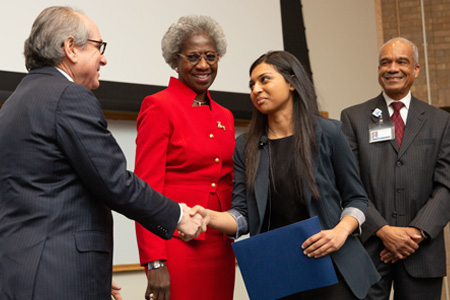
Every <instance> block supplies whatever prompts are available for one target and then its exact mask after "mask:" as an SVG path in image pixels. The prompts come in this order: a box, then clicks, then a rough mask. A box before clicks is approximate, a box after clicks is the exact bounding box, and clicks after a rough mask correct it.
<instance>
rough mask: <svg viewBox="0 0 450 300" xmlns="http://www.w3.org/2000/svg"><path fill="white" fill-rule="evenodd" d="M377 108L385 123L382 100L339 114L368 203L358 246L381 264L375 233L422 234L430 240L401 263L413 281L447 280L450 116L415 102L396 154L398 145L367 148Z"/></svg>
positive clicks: (384, 108)
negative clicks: (385, 229) (408, 230)
mask: <svg viewBox="0 0 450 300" xmlns="http://www.w3.org/2000/svg"><path fill="white" fill-rule="evenodd" d="M375 108H379V109H381V110H382V112H383V119H384V120H387V121H389V120H390V117H389V112H388V109H387V106H386V101H385V100H384V98H383V95H382V94H380V95H378V97H375V98H373V99H371V100H369V101H367V102H364V103H362V104H358V105H356V106H353V107H350V108H347V109H345V110H344V111H342V115H341V119H342V122H343V124H344V126H343V131H344V133H345V135H346V136H347V137H348V140H349V142H350V146H351V148H352V150H353V153H354V155H355V157H356V160H357V165H358V167H359V170H360V173H361V179H362V182H363V184H364V187H365V189H366V192H367V195H368V198H369V200H370V203H369V207H368V213H367V220H366V222H365V223H364V225H363V233H362V236H361V238H362V240H363V242H365V245H368V241H369V239H370V238H372V239H370V240H372V241H374V240H377V242H378V244H379V245H378V247H372V246H373V245H372V246H371V247H368V248H367V250H368V251H369V254H370V255H371V256H372V257H373V258H374V259H377V261H379V251H381V249H383V248H384V246H383V245H382V242H381V240H380V239H378V238H377V237H376V236H375V235H374V233H375V232H376V231H377V230H378V229H379V228H380V227H382V226H384V225H388V224H389V225H392V226H412V227H417V228H420V229H423V230H424V231H425V232H426V233H427V234H428V235H429V236H430V238H429V239H427V240H425V241H423V242H422V243H420V245H419V249H418V250H417V251H416V252H415V253H414V254H412V255H411V256H409V257H408V258H406V259H405V260H404V265H405V268H406V270H407V271H408V273H409V274H410V275H411V276H413V277H418V278H422V277H442V276H445V273H446V270H445V247H444V237H443V228H444V226H445V225H446V224H447V223H448V222H449V220H450V114H449V113H447V112H445V111H444V110H441V109H438V108H435V107H433V106H430V105H428V104H426V103H424V102H422V101H420V100H418V99H416V98H414V97H412V99H411V104H410V107H409V110H408V118H407V120H406V126H405V132H404V135H403V140H402V145H401V147H400V149H399V148H398V144H397V141H396V140H392V141H385V142H379V143H372V144H369V125H370V124H375V123H377V122H378V119H377V118H376V117H374V116H373V115H372V112H373V110H374V109H375Z"/></svg>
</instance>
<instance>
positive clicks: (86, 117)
mask: <svg viewBox="0 0 450 300" xmlns="http://www.w3.org/2000/svg"><path fill="white" fill-rule="evenodd" d="M106 127H107V124H106V120H105V118H104V116H103V113H102V111H101V109H100V106H99V103H98V102H97V100H96V98H95V97H94V95H93V94H92V93H91V92H90V91H89V90H88V89H86V88H85V87H84V86H82V85H79V84H75V83H73V82H70V81H69V80H67V78H65V77H64V76H63V75H62V74H61V73H60V72H59V71H58V70H56V69H55V68H53V67H43V68H37V69H33V70H32V71H30V73H29V74H28V75H27V76H25V78H24V79H23V80H22V82H21V83H20V84H19V86H18V87H17V89H16V91H15V92H14V93H13V94H12V96H11V97H10V98H9V99H8V100H7V101H6V102H5V104H4V105H3V107H2V108H1V110H0V161H1V163H0V299H15V300H19V299H23V300H25V299H26V300H29V299H55V300H56V299H58V300H59V299H84V300H86V299H92V300H99V299H105V300H106V299H110V286H111V275H112V249H113V240H112V218H111V209H113V210H116V211H117V212H119V213H122V214H124V215H125V216H127V217H129V218H131V219H135V220H137V221H138V222H140V223H141V224H142V225H144V226H145V227H146V228H148V229H149V230H150V231H152V232H154V233H155V234H157V235H159V236H161V237H163V238H166V239H167V238H170V237H171V236H172V233H173V232H174V230H175V228H176V224H177V220H178V217H179V214H180V209H179V206H178V204H177V203H176V202H173V201H171V200H168V198H165V197H164V196H162V195H160V194H158V193H156V192H155V191H154V190H153V189H152V188H150V187H149V186H148V185H147V184H145V183H144V182H143V181H141V180H140V179H138V178H137V177H136V176H135V175H134V174H133V173H131V172H128V171H127V170H126V161H125V157H124V155H123V153H122V151H121V150H120V148H119V146H118V145H117V143H116V141H115V140H114V138H113V137H112V135H111V133H110V132H109V131H108V130H107V129H106Z"/></svg>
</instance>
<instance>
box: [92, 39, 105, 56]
mask: <svg viewBox="0 0 450 300" xmlns="http://www.w3.org/2000/svg"><path fill="white" fill-rule="evenodd" d="M87 40H88V41H89V42H93V43H97V44H98V51H100V54H101V55H103V54H104V53H105V50H106V45H107V44H108V43H107V42H104V41H96V40H91V39H87Z"/></svg>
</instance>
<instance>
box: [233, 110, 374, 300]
mask: <svg viewBox="0 0 450 300" xmlns="http://www.w3.org/2000/svg"><path fill="white" fill-rule="evenodd" d="M315 135H316V140H317V146H318V154H316V155H315V156H314V173H315V178H316V182H317V185H318V187H319V192H320V199H318V200H314V199H313V198H312V196H311V192H310V191H309V189H308V188H307V186H306V185H304V186H303V191H304V200H305V204H306V207H307V209H308V214H309V216H310V217H314V216H318V217H319V220H320V224H321V227H322V229H331V228H333V227H334V226H336V225H337V224H338V223H339V221H340V218H341V212H342V208H346V207H355V208H358V209H360V210H361V211H362V212H365V211H366V209H367V198H366V196H365V193H364V189H363V187H362V184H361V181H360V179H359V175H358V171H357V168H356V166H355V160H354V157H353V155H352V152H351V150H350V148H349V145H348V142H347V140H346V139H345V136H344V135H343V133H342V131H341V124H340V122H339V121H335V120H330V119H324V118H322V117H318V118H317V119H316V126H315ZM244 143H245V136H244V135H241V136H239V137H238V138H237V140H236V150H235V153H234V179H235V184H234V187H233V200H232V205H233V207H232V209H234V210H236V211H238V212H239V214H241V215H243V216H244V217H246V218H247V221H248V225H249V228H248V231H249V232H250V235H255V234H258V233H260V231H261V226H262V223H263V220H264V214H265V212H266V208H267V199H268V192H269V155H268V147H269V146H268V145H267V144H265V145H264V146H263V147H262V149H261V156H260V163H259V168H258V173H257V177H256V181H255V190H254V191H248V190H247V189H246V184H245V182H246V180H245V178H246V175H245V149H244ZM245 233H247V232H245V231H243V232H238V233H237V236H240V235H242V234H245ZM331 258H332V260H333V262H334V264H335V265H336V267H337V268H338V269H339V271H340V272H341V274H342V276H343V277H344V279H345V281H346V282H347V284H348V285H349V287H350V289H351V290H352V291H353V293H354V294H355V295H356V296H357V297H358V298H360V299H363V298H364V297H365V296H366V295H367V292H368V291H369V288H370V286H372V285H373V284H374V283H375V282H377V281H378V280H379V278H380V276H379V274H378V272H377V271H376V270H375V267H374V265H373V264H372V261H371V259H370V257H369V256H368V255H367V253H366V251H365V250H364V248H363V246H362V245H361V243H360V241H359V239H358V238H357V237H356V236H349V237H348V238H347V241H346V242H345V244H344V245H343V246H342V248H341V249H339V250H338V251H336V252H333V253H332V254H331Z"/></svg>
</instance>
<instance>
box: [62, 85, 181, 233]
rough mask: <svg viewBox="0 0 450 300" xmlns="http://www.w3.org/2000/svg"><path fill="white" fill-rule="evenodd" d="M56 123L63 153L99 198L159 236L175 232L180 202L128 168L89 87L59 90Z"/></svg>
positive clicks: (75, 86) (71, 86) (85, 184)
mask: <svg viewBox="0 0 450 300" xmlns="http://www.w3.org/2000/svg"><path fill="white" fill-rule="evenodd" d="M56 124H57V125H56V133H55V134H56V137H57V140H58V143H59V146H60V147H61V149H62V151H63V153H64V155H65V158H67V159H68V160H69V162H70V163H71V166H72V167H73V169H74V170H75V172H76V173H77V174H78V175H79V177H80V180H81V181H82V182H83V186H84V187H85V188H86V189H87V190H89V192H90V193H91V194H92V195H93V196H95V198H97V199H99V200H100V201H103V202H104V203H105V204H106V205H107V206H108V207H109V208H111V209H112V210H115V211H117V212H119V213H121V214H124V215H125V216H126V217H128V218H130V219H133V220H137V221H138V222H140V223H141V224H142V225H143V226H145V227H146V228H147V229H148V230H150V231H152V232H154V233H155V234H157V235H159V236H160V237H163V238H166V239H168V238H170V237H171V236H172V234H173V232H174V230H175V229H176V226H177V222H178V218H179V215H180V211H179V206H178V204H177V203H176V202H174V201H172V200H170V199H168V198H166V197H164V196H163V195H161V194H159V193H157V192H156V191H155V190H153V189H152V188H151V187H150V186H148V185H147V184H145V182H144V181H142V180H140V179H139V178H138V177H137V176H136V175H135V174H134V173H132V172H129V171H127V169H126V159H125V156H124V155H123V152H122V151H121V149H120V147H119V145H118V144H117V142H116V141H115V139H114V138H113V136H112V135H111V133H110V132H109V131H108V130H107V124H106V120H105V118H104V116H103V113H102V111H101V109H100V106H99V103H98V101H97V99H96V98H95V97H94V95H93V94H92V92H91V91H89V90H88V89H86V88H85V87H83V86H81V85H77V84H70V85H69V86H68V87H67V89H66V90H65V91H64V92H63V94H62V95H61V99H60V101H59V104H58V107H57V114H56ZM67 184H70V182H68V183H67ZM80 192H82V191H80Z"/></svg>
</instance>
